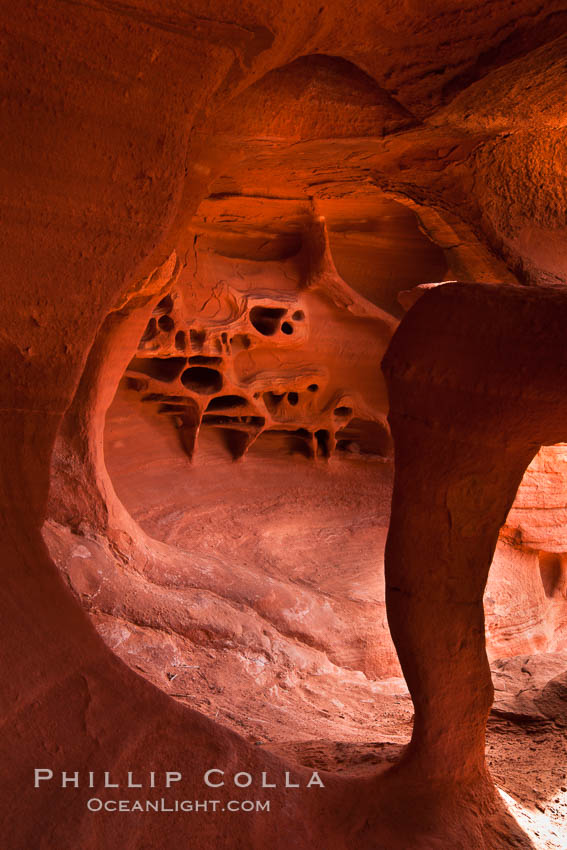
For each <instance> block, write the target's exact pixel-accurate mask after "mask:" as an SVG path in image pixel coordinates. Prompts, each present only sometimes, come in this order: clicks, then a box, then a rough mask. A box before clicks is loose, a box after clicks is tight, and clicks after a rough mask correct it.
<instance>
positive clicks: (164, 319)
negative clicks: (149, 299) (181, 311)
mask: <svg viewBox="0 0 567 850" xmlns="http://www.w3.org/2000/svg"><path fill="white" fill-rule="evenodd" d="M158 325H159V327H160V330H162V331H166V332H167V333H169V332H170V331H172V330H173V328H174V327H175V322H174V321H173V319H172V318H171V316H160V317H159V319H158Z"/></svg>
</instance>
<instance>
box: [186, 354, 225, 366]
mask: <svg viewBox="0 0 567 850" xmlns="http://www.w3.org/2000/svg"><path fill="white" fill-rule="evenodd" d="M221 363H222V357H207V356H206V355H205V354H194V355H193V357H190V358H189V364H190V365H191V366H220V364H221Z"/></svg>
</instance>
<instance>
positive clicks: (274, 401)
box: [264, 392, 285, 413]
mask: <svg viewBox="0 0 567 850" xmlns="http://www.w3.org/2000/svg"><path fill="white" fill-rule="evenodd" d="M284 396H285V393H274V392H267V393H264V402H265V404H266V407H267V408H268V410H269V411H270V413H276V411H277V409H278V407H279V406H280V404H281V403H282V400H283V397H284Z"/></svg>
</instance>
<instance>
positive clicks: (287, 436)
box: [250, 430, 312, 458]
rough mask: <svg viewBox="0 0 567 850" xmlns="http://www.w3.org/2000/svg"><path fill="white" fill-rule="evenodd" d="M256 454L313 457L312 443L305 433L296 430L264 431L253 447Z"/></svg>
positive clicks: (252, 451) (252, 449) (252, 450)
mask: <svg viewBox="0 0 567 850" xmlns="http://www.w3.org/2000/svg"><path fill="white" fill-rule="evenodd" d="M250 451H251V453H253V454H254V455H256V456H260V457H261V456H264V457H274V456H276V455H277V456H279V457H281V456H282V455H301V456H302V457H304V458H311V457H312V453H311V444H310V439H309V440H308V439H307V438H306V437H305V436H304V435H303V434H298V433H297V430H294V431H283V430H281V431H262V433H261V434H260V436H259V437H258V439H257V440H256V442H255V443H254V445H253V446H252V448H251V450H250Z"/></svg>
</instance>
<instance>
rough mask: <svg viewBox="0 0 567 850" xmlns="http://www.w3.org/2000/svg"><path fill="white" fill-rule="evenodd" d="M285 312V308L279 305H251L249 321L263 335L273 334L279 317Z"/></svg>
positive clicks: (277, 325)
mask: <svg viewBox="0 0 567 850" xmlns="http://www.w3.org/2000/svg"><path fill="white" fill-rule="evenodd" d="M286 313H287V310H285V309H282V308H281V307H259V306H258V307H252V309H251V310H250V321H251V322H252V325H253V326H254V327H255V328H256V330H257V331H258V333H261V334H262V335H263V336H273V335H274V334H275V332H276V331H277V329H278V327H279V323H280V319H281V318H283V316H285V314H286Z"/></svg>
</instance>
